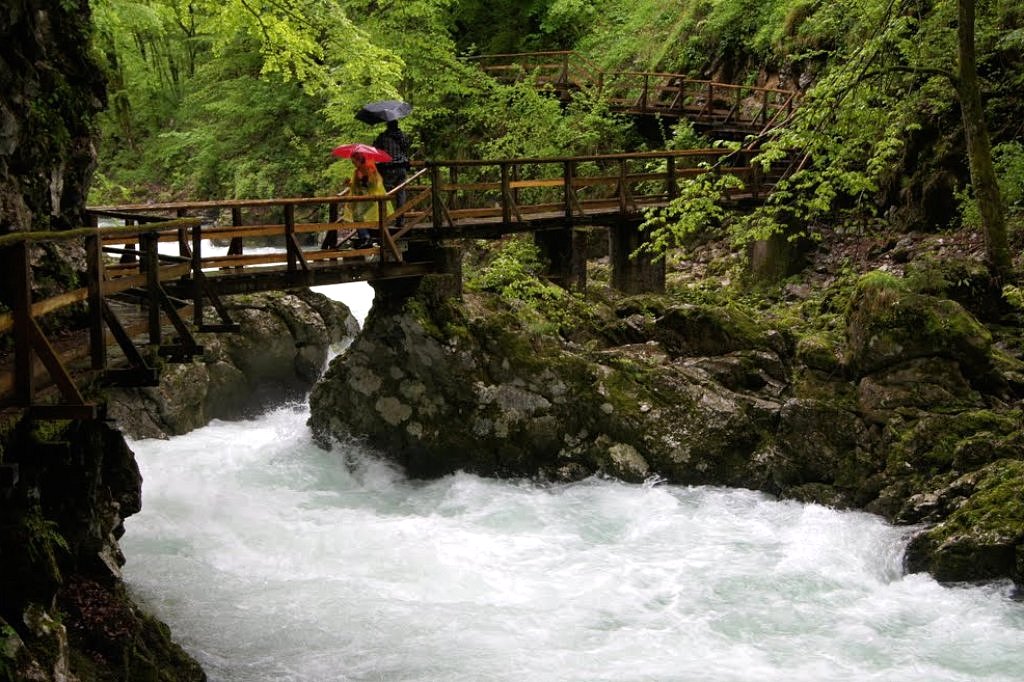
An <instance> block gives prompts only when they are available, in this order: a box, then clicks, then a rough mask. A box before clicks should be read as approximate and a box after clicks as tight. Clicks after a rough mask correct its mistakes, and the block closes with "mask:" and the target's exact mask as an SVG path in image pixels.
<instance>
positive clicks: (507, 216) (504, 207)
mask: <svg viewBox="0 0 1024 682" xmlns="http://www.w3.org/2000/svg"><path fill="white" fill-rule="evenodd" d="M500 166H501V222H503V223H505V224H506V225H508V224H509V223H511V222H512V207H511V206H510V205H509V199H510V197H509V185H508V164H507V163H505V162H504V161H503V162H502V163H501V164H500Z"/></svg>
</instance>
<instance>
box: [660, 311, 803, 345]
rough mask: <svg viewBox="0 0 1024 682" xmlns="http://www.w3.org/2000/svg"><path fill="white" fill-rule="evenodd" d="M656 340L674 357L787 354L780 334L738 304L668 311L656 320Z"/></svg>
mask: <svg viewBox="0 0 1024 682" xmlns="http://www.w3.org/2000/svg"><path fill="white" fill-rule="evenodd" d="M655 338H656V340H657V341H659V342H661V344H662V346H664V348H665V350H667V351H668V352H669V353H671V354H672V355H676V356H682V357H693V356H706V355H724V354H726V353H732V352H735V351H741V350H771V351H774V352H776V353H779V354H785V353H786V350H787V349H786V347H785V343H784V342H783V340H782V339H781V338H780V336H779V335H778V333H774V334H773V333H771V331H770V330H768V329H766V328H765V327H763V326H761V325H760V324H758V322H757V321H756V320H755V319H754V317H753V316H752V315H751V314H750V313H748V312H747V311H745V310H743V309H742V308H740V307H739V306H737V305H735V304H730V305H726V306H709V305H682V306H674V307H671V308H668V309H667V310H665V312H664V314H663V315H661V316H660V317H659V318H658V319H657V320H656V321H655Z"/></svg>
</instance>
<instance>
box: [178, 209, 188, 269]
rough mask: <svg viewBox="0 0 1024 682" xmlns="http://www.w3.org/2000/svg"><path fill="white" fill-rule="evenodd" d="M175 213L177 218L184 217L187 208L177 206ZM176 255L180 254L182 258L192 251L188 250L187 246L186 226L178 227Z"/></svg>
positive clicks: (186, 213)
mask: <svg viewBox="0 0 1024 682" xmlns="http://www.w3.org/2000/svg"><path fill="white" fill-rule="evenodd" d="M175 215H176V216H178V217H179V218H184V217H185V216H186V215H188V209H185V208H179V209H178V210H177V211H175ZM178 255H179V256H181V257H182V258H188V257H189V256H191V255H192V251H191V250H189V247H188V228H187V227H179V228H178Z"/></svg>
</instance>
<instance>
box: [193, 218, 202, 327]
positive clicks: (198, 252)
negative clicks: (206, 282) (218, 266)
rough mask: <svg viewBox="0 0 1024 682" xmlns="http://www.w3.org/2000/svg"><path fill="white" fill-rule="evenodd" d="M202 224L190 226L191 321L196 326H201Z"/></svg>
mask: <svg viewBox="0 0 1024 682" xmlns="http://www.w3.org/2000/svg"><path fill="white" fill-rule="evenodd" d="M202 277H203V226H202V225H201V224H199V225H196V226H195V227H193V228H192V322H193V323H194V324H195V326H196V328H197V329H199V328H201V327H202V326H203V291H202V282H201V281H200V280H202Z"/></svg>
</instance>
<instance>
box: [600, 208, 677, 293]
mask: <svg viewBox="0 0 1024 682" xmlns="http://www.w3.org/2000/svg"><path fill="white" fill-rule="evenodd" d="M645 241H646V235H645V234H644V233H643V232H641V231H640V227H639V225H636V224H633V223H620V224H618V225H616V226H615V227H612V228H610V229H609V230H608V246H609V251H610V256H611V262H612V286H613V287H615V288H616V289H618V290H619V291H621V292H622V293H625V294H644V293H659V294H660V293H663V292H664V291H665V261H664V260H660V261H657V262H655V261H654V259H653V258H652V257H651V256H649V255H645V254H644V255H638V256H637V257H636V258H631V257H630V255H631V254H632V253H633V252H634V251H636V250H637V249H638V248H639V247H640V245H641V244H643V243H644V242H645Z"/></svg>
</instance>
